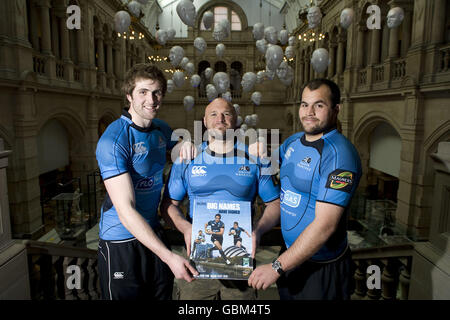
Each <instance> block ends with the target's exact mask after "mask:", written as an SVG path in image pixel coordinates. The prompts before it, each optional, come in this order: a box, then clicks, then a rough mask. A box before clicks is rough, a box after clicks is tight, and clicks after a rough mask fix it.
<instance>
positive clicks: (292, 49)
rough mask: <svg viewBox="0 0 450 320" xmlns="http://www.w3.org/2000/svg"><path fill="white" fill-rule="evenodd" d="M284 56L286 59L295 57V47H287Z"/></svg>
mask: <svg viewBox="0 0 450 320" xmlns="http://www.w3.org/2000/svg"><path fill="white" fill-rule="evenodd" d="M284 55H285V56H286V58H288V59H292V58H294V57H295V47H294V46H287V47H286V50H284Z"/></svg>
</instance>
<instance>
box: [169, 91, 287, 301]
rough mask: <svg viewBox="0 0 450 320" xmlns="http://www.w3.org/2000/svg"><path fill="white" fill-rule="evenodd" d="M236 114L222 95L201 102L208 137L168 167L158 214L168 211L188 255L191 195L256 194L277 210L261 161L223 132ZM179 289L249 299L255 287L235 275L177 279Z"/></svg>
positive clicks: (183, 295) (191, 295)
mask: <svg viewBox="0 0 450 320" xmlns="http://www.w3.org/2000/svg"><path fill="white" fill-rule="evenodd" d="M236 119H237V114H236V111H235V109H234V107H233V106H232V105H231V103H229V102H228V101H226V100H225V99H223V98H217V99H215V100H213V101H212V102H211V103H210V104H209V105H208V106H207V107H206V109H205V116H204V118H203V123H204V125H205V127H206V128H207V129H208V141H206V142H204V143H203V144H202V146H201V152H199V154H198V155H197V157H196V158H195V159H194V160H192V161H191V162H190V163H184V162H182V161H176V162H175V163H174V164H173V166H172V170H171V173H170V178H169V181H168V182H167V184H166V189H165V192H164V200H163V204H162V208H161V213H162V214H163V215H166V216H169V217H170V219H171V220H172V221H173V224H174V225H175V227H176V228H177V229H178V230H179V231H181V232H182V233H183V234H184V239H185V243H186V249H187V255H188V256H189V255H190V247H191V232H192V224H191V219H192V215H193V214H195V212H193V202H194V201H193V199H205V200H208V199H211V200H224V201H226V200H235V201H250V202H252V203H253V202H254V201H255V198H256V196H257V195H259V196H260V197H261V199H262V200H263V201H264V202H265V204H266V208H265V212H270V213H269V215H272V214H273V213H271V211H279V210H280V208H279V205H280V202H279V188H278V187H277V186H275V185H274V183H273V181H272V177H271V176H270V175H263V174H262V172H261V171H262V169H263V167H262V164H261V163H260V162H259V159H258V158H255V157H252V156H251V155H249V154H248V147H247V146H246V145H244V144H243V143H241V142H239V141H236V140H235V139H234V136H233V135H231V136H227V135H226V130H227V129H234V128H235V125H236ZM186 195H187V196H188V197H189V199H190V200H191V201H190V210H189V214H190V216H189V217H188V219H186V218H185V216H184V215H183V214H182V212H181V210H180V208H179V205H180V202H181V201H182V200H183V199H184V197H185V196H186ZM223 229H224V228H223ZM223 229H222V230H223ZM222 232H223V231H222ZM216 233H217V232H216ZM219 240H220V239H219ZM218 242H219V241H216V242H215V243H218ZM179 290H180V291H179V298H180V299H181V300H190V299H197V300H211V299H224V300H225V299H226V300H228V299H255V292H254V290H253V289H252V288H249V287H248V285H247V282H246V281H238V280H236V281H224V280H217V279H214V280H213V279H197V280H196V281H194V282H191V283H183V284H182V286H181V287H180V288H179Z"/></svg>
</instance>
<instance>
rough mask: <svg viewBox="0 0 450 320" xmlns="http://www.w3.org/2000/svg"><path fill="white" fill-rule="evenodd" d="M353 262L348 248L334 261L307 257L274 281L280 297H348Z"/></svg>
mask: <svg viewBox="0 0 450 320" xmlns="http://www.w3.org/2000/svg"><path fill="white" fill-rule="evenodd" d="M354 271H355V265H354V263H353V261H352V256H351V251H350V248H347V250H346V252H345V253H344V254H343V255H342V256H341V257H340V258H338V259H337V260H336V261H332V262H327V263H318V262H312V261H306V262H304V263H303V264H302V265H300V266H299V267H297V268H295V269H293V270H290V271H288V272H286V273H285V274H283V275H282V276H281V277H280V278H279V279H278V281H277V287H278V292H279V294H280V299H281V300H349V299H350V296H351V294H352V293H353V291H354V282H353V274H354Z"/></svg>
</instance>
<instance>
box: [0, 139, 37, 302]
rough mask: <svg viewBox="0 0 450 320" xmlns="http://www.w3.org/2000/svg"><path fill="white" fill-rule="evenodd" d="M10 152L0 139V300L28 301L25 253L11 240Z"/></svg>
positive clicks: (28, 287) (16, 242) (23, 249)
mask: <svg viewBox="0 0 450 320" xmlns="http://www.w3.org/2000/svg"><path fill="white" fill-rule="evenodd" d="M10 154H11V151H10V150H5V148H4V144H3V140H2V139H0V279H2V281H0V300H10V299H11V300H29V299H30V280H29V277H28V263H27V252H26V250H25V246H24V245H23V244H21V243H20V242H19V241H14V240H11V227H10V226H11V224H10V216H9V202H8V185H7V181H6V180H7V177H6V168H7V167H8V156H10Z"/></svg>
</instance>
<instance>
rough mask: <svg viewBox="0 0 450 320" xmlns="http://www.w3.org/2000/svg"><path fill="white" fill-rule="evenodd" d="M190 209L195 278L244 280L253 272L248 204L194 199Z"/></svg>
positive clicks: (249, 206)
mask: <svg viewBox="0 0 450 320" xmlns="http://www.w3.org/2000/svg"><path fill="white" fill-rule="evenodd" d="M193 209H194V212H193V221H192V241H191V257H190V258H191V261H192V262H193V263H194V264H195V268H196V269H197V271H198V272H199V275H198V276H196V278H199V279H230V280H231V279H234V280H247V279H248V277H249V276H250V273H251V272H252V271H253V260H252V258H251V253H252V249H253V248H252V238H251V234H252V224H251V203H250V202H249V201H221V200H208V199H194V206H193Z"/></svg>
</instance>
